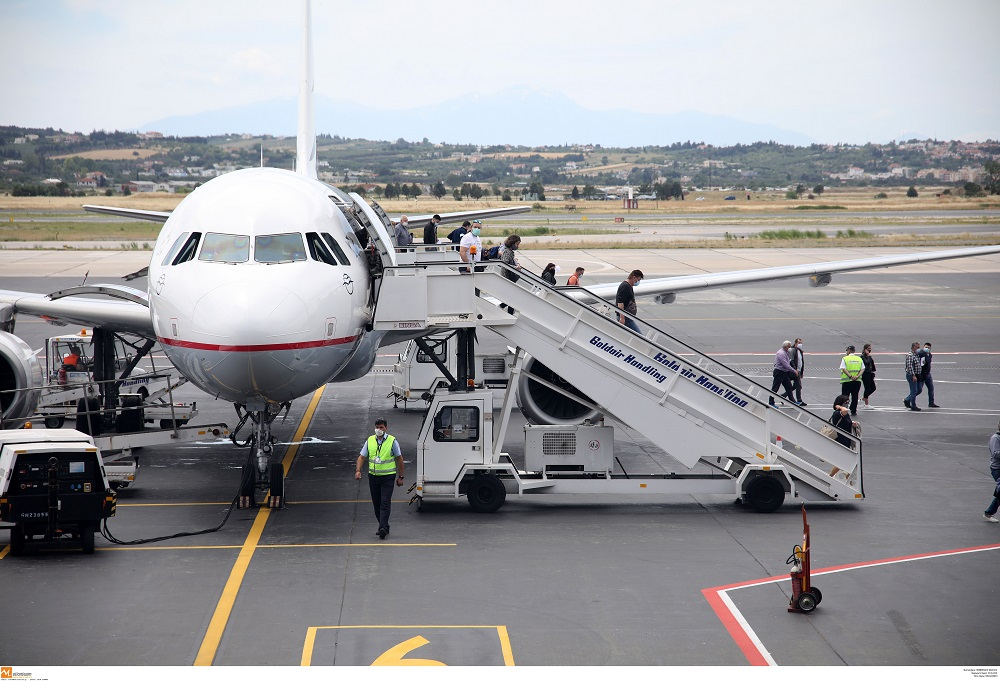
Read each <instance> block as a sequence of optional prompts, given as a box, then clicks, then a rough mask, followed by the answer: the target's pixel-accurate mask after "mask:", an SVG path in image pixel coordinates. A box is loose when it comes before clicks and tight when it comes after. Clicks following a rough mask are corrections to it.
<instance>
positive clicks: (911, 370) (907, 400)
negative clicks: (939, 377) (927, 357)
mask: <svg viewBox="0 0 1000 681" xmlns="http://www.w3.org/2000/svg"><path fill="white" fill-rule="evenodd" d="M919 349H920V343H917V342H914V343H913V344H912V345H910V354H908V355H907V356H906V365H905V366H906V382H907V383H908V384H909V386H910V394H909V395H908V396H906V397H904V398H903V405H904V406H905V407H906V408H907V409H909V410H910V411H920V407H918V406H917V393H919V392H920V373H921V366H920V355H918V354H917V350H919Z"/></svg>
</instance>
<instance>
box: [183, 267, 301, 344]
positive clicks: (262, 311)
mask: <svg viewBox="0 0 1000 681" xmlns="http://www.w3.org/2000/svg"><path fill="white" fill-rule="evenodd" d="M191 325H192V328H191V330H192V331H193V332H194V333H195V334H196V335H197V336H199V337H200V338H202V339H203V340H204V342H208V343H211V342H212V340H211V339H216V341H215V342H217V343H218V344H219V345H227V346H234V349H236V350H242V351H247V350H249V349H250V348H252V347H255V346H272V345H280V344H288V343H295V342H304V341H308V340H311V339H310V338H309V337H308V336H309V316H308V314H307V308H306V304H305V301H303V300H302V298H300V297H299V296H298V295H296V294H295V293H293V292H292V291H290V290H288V289H287V288H285V287H283V286H276V285H274V284H269V283H267V282H262V281H245V282H240V283H232V284H226V285H223V286H219V287H217V288H215V289H213V290H211V291H209V292H208V293H206V294H205V295H204V296H202V297H201V299H199V300H198V302H197V303H195V306H194V309H193V310H192V314H191Z"/></svg>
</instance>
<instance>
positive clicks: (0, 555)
mask: <svg viewBox="0 0 1000 681" xmlns="http://www.w3.org/2000/svg"><path fill="white" fill-rule="evenodd" d="M8 553H10V545H9V544H8V545H7V546H5V547H3V548H2V549H0V560H3V559H4V558H5V557H6V556H7V554H8Z"/></svg>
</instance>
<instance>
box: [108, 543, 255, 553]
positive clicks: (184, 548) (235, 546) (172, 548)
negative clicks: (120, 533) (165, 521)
mask: <svg viewBox="0 0 1000 681" xmlns="http://www.w3.org/2000/svg"><path fill="white" fill-rule="evenodd" d="M241 548H243V547H242V546H241V545H239V544H230V545H226V544H222V545H220V546H210V545H208V544H206V545H204V546H104V547H101V548H99V549H97V550H98V551H192V550H195V549H229V550H230V551H234V550H237V549H241Z"/></svg>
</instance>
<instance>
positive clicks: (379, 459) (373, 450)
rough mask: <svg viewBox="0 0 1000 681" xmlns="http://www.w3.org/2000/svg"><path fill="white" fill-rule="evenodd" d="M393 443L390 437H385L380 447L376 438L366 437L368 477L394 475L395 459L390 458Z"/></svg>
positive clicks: (393, 439) (392, 438)
mask: <svg viewBox="0 0 1000 681" xmlns="http://www.w3.org/2000/svg"><path fill="white" fill-rule="evenodd" d="M395 441H396V438H394V437H393V436H392V435H386V436H385V439H384V440H382V444H381V445H380V444H379V442H378V438H377V437H375V436H374V435H370V436H368V475H395V474H396V459H395V458H394V457H393V456H392V443H393V442H395ZM382 450H385V451H384V452H383V451H382Z"/></svg>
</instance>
